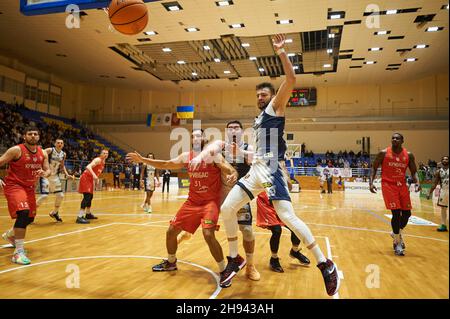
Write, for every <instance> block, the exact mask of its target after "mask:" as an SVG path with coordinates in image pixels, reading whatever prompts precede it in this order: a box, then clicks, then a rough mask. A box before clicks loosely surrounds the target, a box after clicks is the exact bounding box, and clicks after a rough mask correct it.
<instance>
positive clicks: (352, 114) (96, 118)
mask: <svg viewBox="0 0 450 319" xmlns="http://www.w3.org/2000/svg"><path fill="white" fill-rule="evenodd" d="M159 112H160V113H173V111H172V110H170V109H169V110H161V111H159ZM286 113H287V117H288V118H290V117H294V118H298V119H301V120H302V121H306V122H308V120H310V121H311V122H313V121H315V120H316V119H319V120H320V121H321V122H328V120H330V121H336V120H337V119H339V120H337V121H338V122H339V121H342V120H344V119H348V120H349V121H353V122H354V121H355V118H358V121H360V120H362V119H363V118H365V120H367V121H376V120H388V121H393V120H404V121H426V120H447V118H448V115H449V109H448V107H417V108H414V107H393V106H392V107H381V108H364V107H353V108H351V110H350V109H348V108H344V107H340V106H338V107H320V108H317V107H304V108H287V111H286ZM257 114H258V110H257V108H256V106H255V108H252V107H250V106H249V107H242V108H241V109H240V110H239V111H236V112H226V111H225V112H223V111H222V108H220V109H219V110H210V111H203V110H202V111H200V110H199V111H196V112H195V119H198V120H204V121H212V122H214V121H224V120H234V119H240V120H244V121H247V120H248V121H250V120H253V119H254V118H255V116H256V115H257ZM146 119H147V113H131V112H130V113H123V112H121V113H118V114H102V113H96V114H95V115H91V114H79V115H77V120H80V121H82V122H84V123H89V124H100V123H101V124H117V123H121V124H145V123H146ZM327 119H328V120H327ZM293 120H295V119H293Z"/></svg>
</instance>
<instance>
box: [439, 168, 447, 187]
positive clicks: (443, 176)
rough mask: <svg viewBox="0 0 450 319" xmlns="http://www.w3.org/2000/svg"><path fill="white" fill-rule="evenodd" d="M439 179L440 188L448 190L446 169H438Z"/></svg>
mask: <svg viewBox="0 0 450 319" xmlns="http://www.w3.org/2000/svg"><path fill="white" fill-rule="evenodd" d="M439 177H440V179H441V188H445V189H448V168H440V169H439Z"/></svg>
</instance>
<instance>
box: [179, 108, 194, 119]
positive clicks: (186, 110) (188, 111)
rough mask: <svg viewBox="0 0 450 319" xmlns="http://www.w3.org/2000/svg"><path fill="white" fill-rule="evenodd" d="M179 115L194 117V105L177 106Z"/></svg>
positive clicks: (187, 117) (185, 117) (181, 116)
mask: <svg viewBox="0 0 450 319" xmlns="http://www.w3.org/2000/svg"><path fill="white" fill-rule="evenodd" d="M177 117H178V118H179V119H193V118H194V106H193V105H191V106H177Z"/></svg>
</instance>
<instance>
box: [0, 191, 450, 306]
mask: <svg viewBox="0 0 450 319" xmlns="http://www.w3.org/2000/svg"><path fill="white" fill-rule="evenodd" d="M186 194H187V192H186V190H183V191H180V192H178V193H177V194H175V193H171V194H170V195H167V194H165V195H163V194H161V193H160V192H157V193H155V194H154V196H153V214H145V213H144V212H142V209H141V208H140V204H141V202H142V199H143V192H142V191H125V190H116V191H103V192H97V193H96V194H95V196H94V201H93V209H92V211H93V213H94V214H95V215H97V216H98V217H99V219H98V220H95V221H92V222H91V224H90V225H78V224H75V218H76V214H77V212H78V208H79V204H80V201H81V196H80V195H79V194H76V193H68V194H66V198H65V201H64V203H63V206H62V208H61V210H60V215H61V217H62V218H63V220H64V222H63V223H61V224H57V223H55V222H54V221H53V220H52V219H50V217H48V212H49V211H50V210H51V208H52V206H53V203H54V197H53V196H50V197H49V198H48V200H47V202H46V203H45V204H44V205H43V206H42V207H41V208H40V211H39V212H38V217H37V218H36V221H35V223H34V224H33V225H31V226H30V227H29V230H28V234H27V238H26V245H25V248H26V249H27V250H28V256H29V258H30V259H31V261H32V264H31V265H30V266H19V265H16V264H12V263H11V261H10V259H11V255H12V252H13V249H12V248H11V247H8V244H7V243H6V242H2V245H3V246H0V287H2V289H0V298H102V299H103V298H180V299H181V298H182V299H192V298H268V299H271V298H293V299H295V298H330V297H328V296H327V295H326V293H325V289H324V284H323V279H322V277H321V275H320V272H319V270H318V269H317V268H316V267H315V265H311V266H310V267H302V266H300V265H299V264H296V263H293V262H292V261H291V259H290V258H289V256H288V255H289V250H290V246H291V244H290V237H289V235H290V233H289V231H287V230H284V231H283V234H284V236H283V237H282V239H281V245H280V252H279V256H280V258H281V264H282V266H283V267H284V269H285V273H284V274H278V273H274V272H272V271H270V269H269V267H268V263H269V258H270V249H269V239H270V233H269V232H268V231H266V230H264V229H260V228H256V227H255V232H256V251H255V264H256V267H257V269H258V270H259V271H260V273H261V280H260V281H259V282H252V281H249V280H248V279H246V277H245V271H242V272H241V273H239V274H238V275H237V277H236V278H235V279H234V280H233V284H232V286H231V287H230V288H227V289H220V288H219V286H218V284H217V280H218V279H217V276H216V273H217V265H216V263H215V262H214V259H213V258H212V256H211V255H210V253H209V250H208V248H207V246H206V243H205V242H204V240H203V237H202V234H201V232H200V231H197V232H196V233H195V235H194V236H193V237H192V239H191V240H189V241H185V242H183V243H182V244H181V245H180V247H179V250H178V254H177V257H178V259H179V264H178V271H177V272H170V273H153V272H152V270H151V266H152V265H154V264H156V263H159V262H160V260H161V259H162V258H165V257H166V248H165V231H166V229H167V227H168V222H169V220H170V219H171V218H172V217H173V216H174V214H175V213H176V211H177V209H178V207H180V206H181V204H182V203H183V201H184V200H185V198H186ZM292 200H293V203H294V207H295V209H296V212H297V214H298V216H300V217H301V218H302V219H303V220H304V221H305V222H306V223H307V224H308V225H309V226H310V228H311V230H312V231H313V234H314V235H315V237H316V239H317V241H318V243H319V244H320V246H321V248H322V250H323V251H324V253H325V254H326V255H327V257H328V258H332V259H333V260H334V261H335V262H336V263H337V265H338V267H339V269H340V271H341V277H342V282H341V289H340V291H339V294H338V295H337V296H335V297H334V298H400V299H405V298H449V237H448V233H438V232H436V227H435V226H416V225H408V227H407V229H406V232H405V235H404V238H405V242H406V246H407V247H406V248H407V249H406V256H405V257H397V256H394V254H393V251H392V239H391V237H390V236H389V233H390V220H389V218H387V217H385V216H384V214H387V213H388V212H387V211H386V210H385V209H384V204H383V200H382V199H381V195H373V196H372V195H348V194H347V195H345V194H344V193H343V192H337V193H334V194H332V195H328V194H323V195H321V194H319V192H318V191H304V192H302V193H299V194H292ZM413 206H414V210H413V215H415V216H418V217H421V218H423V219H426V220H428V221H432V222H434V223H436V224H438V223H439V221H440V212H439V211H438V210H437V209H436V208H434V207H433V204H432V203H431V202H430V201H426V200H419V199H414V201H413ZM252 208H253V210H254V211H255V205H254V202H253V203H252ZM11 224H12V222H11V220H10V218H9V215H8V214H7V210H6V201H5V199H4V196H3V195H1V197H0V230H1V232H2V233H3V231H4V230H6V229H8V228H9V227H10V226H11ZM217 237H218V239H219V241H220V243H221V245H222V248H223V249H224V254H225V255H226V254H227V253H228V245H227V242H226V237H225V232H224V229H223V224H222V226H221V229H220V231H219V232H218V233H217ZM240 241H241V240H240ZM302 252H303V253H305V255H307V256H308V257H309V258H310V259H311V260H312V263H314V262H313V256H312V255H311V253H310V252H308V251H306V248H304V247H303V250H302ZM240 253H241V254H243V253H244V250H243V248H242V246H240Z"/></svg>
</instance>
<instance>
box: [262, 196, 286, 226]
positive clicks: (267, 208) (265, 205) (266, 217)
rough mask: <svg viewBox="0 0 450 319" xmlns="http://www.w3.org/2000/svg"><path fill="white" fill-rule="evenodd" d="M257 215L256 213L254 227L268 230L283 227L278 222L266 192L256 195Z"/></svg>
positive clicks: (279, 221) (281, 223)
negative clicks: (278, 226)
mask: <svg viewBox="0 0 450 319" xmlns="http://www.w3.org/2000/svg"><path fill="white" fill-rule="evenodd" d="M256 205H257V213H256V226H258V227H261V228H268V227H270V226H276V225H280V226H284V223H283V222H282V221H281V220H280V218H279V217H278V215H277V212H276V211H275V208H273V206H272V204H271V203H270V201H269V197H267V194H266V192H262V193H261V194H259V195H258V199H257V200H256Z"/></svg>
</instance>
